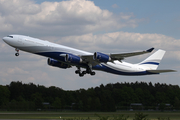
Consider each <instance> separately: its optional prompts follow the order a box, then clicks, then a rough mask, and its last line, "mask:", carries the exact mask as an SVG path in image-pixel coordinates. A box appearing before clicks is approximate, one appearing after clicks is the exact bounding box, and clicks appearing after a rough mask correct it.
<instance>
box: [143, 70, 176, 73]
mask: <svg viewBox="0 0 180 120" xmlns="http://www.w3.org/2000/svg"><path fill="white" fill-rule="evenodd" d="M146 71H147V72H150V73H164V72H176V70H146Z"/></svg>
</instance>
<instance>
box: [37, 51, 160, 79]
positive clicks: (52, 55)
mask: <svg viewBox="0 0 180 120" xmlns="http://www.w3.org/2000/svg"><path fill="white" fill-rule="evenodd" d="M35 54H38V55H42V56H45V57H50V58H53V59H56V60H60V61H62V62H65V60H64V57H62V56H60V54H69V53H65V52H42V53H35ZM68 64H69V63H68ZM142 64H156V65H159V63H155V62H146V63H142ZM73 65H75V66H79V67H87V66H88V65H87V64H85V63H79V64H73ZM92 69H94V70H101V71H104V72H108V73H113V74H117V75H131V76H136V75H148V74H154V73H150V72H147V71H141V72H122V71H118V70H115V69H113V68H110V67H108V66H105V65H102V64H101V65H96V66H93V67H92Z"/></svg>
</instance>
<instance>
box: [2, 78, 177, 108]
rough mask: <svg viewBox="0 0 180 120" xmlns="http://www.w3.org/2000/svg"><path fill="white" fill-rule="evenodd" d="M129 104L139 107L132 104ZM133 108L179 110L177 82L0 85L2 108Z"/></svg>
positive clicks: (16, 83) (15, 83)
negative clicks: (72, 86) (73, 87)
mask: <svg viewBox="0 0 180 120" xmlns="http://www.w3.org/2000/svg"><path fill="white" fill-rule="evenodd" d="M132 103H134V104H133V105H136V103H139V104H142V106H131V105H132ZM139 104H137V105H139ZM166 105H168V106H166ZM132 108H133V109H139V108H140V109H141V108H142V109H145V110H146V109H151V110H156V109H165V108H169V109H177V110H178V109H180V88H179V86H178V85H171V84H170V85H167V84H160V83H155V84H154V85H153V84H152V83H151V82H149V83H145V82H134V83H126V82H124V83H115V84H111V83H109V84H107V85H103V84H101V85H100V86H97V87H95V88H89V89H79V90H63V89H61V88H59V87H55V86H51V87H45V86H43V85H35V84H33V83H28V84H24V83H22V82H20V81H17V82H14V81H13V82H11V83H10V84H9V85H5V86H3V85H0V109H1V110H31V111H32V110H77V111H116V110H129V109H132Z"/></svg>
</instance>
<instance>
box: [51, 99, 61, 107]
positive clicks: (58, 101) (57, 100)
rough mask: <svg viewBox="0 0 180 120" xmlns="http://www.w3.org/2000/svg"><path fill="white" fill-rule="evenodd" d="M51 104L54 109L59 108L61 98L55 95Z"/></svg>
mask: <svg viewBox="0 0 180 120" xmlns="http://www.w3.org/2000/svg"><path fill="white" fill-rule="evenodd" d="M53 106H54V108H56V109H61V99H60V98H58V97H56V98H55V101H54V102H53Z"/></svg>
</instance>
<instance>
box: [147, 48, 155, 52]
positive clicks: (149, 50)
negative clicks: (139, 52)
mask: <svg viewBox="0 0 180 120" xmlns="http://www.w3.org/2000/svg"><path fill="white" fill-rule="evenodd" d="M153 50H154V48H150V49H148V50H146V52H152V51H153Z"/></svg>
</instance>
